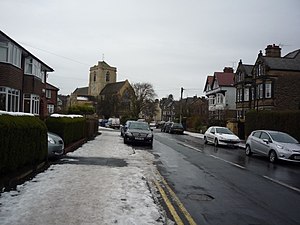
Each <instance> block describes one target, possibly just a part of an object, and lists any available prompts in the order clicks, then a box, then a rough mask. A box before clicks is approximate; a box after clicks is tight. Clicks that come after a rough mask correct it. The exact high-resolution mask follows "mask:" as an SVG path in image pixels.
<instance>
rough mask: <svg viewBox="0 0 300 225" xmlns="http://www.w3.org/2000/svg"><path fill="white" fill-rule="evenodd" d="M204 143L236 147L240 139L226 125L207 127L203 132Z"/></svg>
mask: <svg viewBox="0 0 300 225" xmlns="http://www.w3.org/2000/svg"><path fill="white" fill-rule="evenodd" d="M204 143H205V144H207V143H213V144H214V145H215V146H218V145H225V146H232V147H237V146H238V144H239V143H240V139H239V137H238V136H236V135H235V134H234V133H232V132H231V131H230V130H229V129H228V128H227V127H217V126H213V127H209V128H208V129H207V131H206V132H205V133H204Z"/></svg>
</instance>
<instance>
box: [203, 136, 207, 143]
mask: <svg viewBox="0 0 300 225" xmlns="http://www.w3.org/2000/svg"><path fill="white" fill-rule="evenodd" d="M204 144H207V138H206V136H204Z"/></svg>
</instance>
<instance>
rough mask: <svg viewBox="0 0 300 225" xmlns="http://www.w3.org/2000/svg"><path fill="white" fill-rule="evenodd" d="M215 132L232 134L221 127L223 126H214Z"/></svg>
mask: <svg viewBox="0 0 300 225" xmlns="http://www.w3.org/2000/svg"><path fill="white" fill-rule="evenodd" d="M216 133H218V134H232V132H231V131H230V130H229V129H227V128H223V127H217V128H216Z"/></svg>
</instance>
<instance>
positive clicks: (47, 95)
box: [46, 90, 52, 98]
mask: <svg viewBox="0 0 300 225" xmlns="http://www.w3.org/2000/svg"><path fill="white" fill-rule="evenodd" d="M51 94H52V93H51V90H46V98H51Z"/></svg>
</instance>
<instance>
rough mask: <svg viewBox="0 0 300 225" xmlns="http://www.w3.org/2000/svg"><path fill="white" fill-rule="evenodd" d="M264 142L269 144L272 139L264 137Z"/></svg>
mask: <svg viewBox="0 0 300 225" xmlns="http://www.w3.org/2000/svg"><path fill="white" fill-rule="evenodd" d="M263 142H265V143H266V144H269V143H270V142H271V141H269V140H268V139H263Z"/></svg>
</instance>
